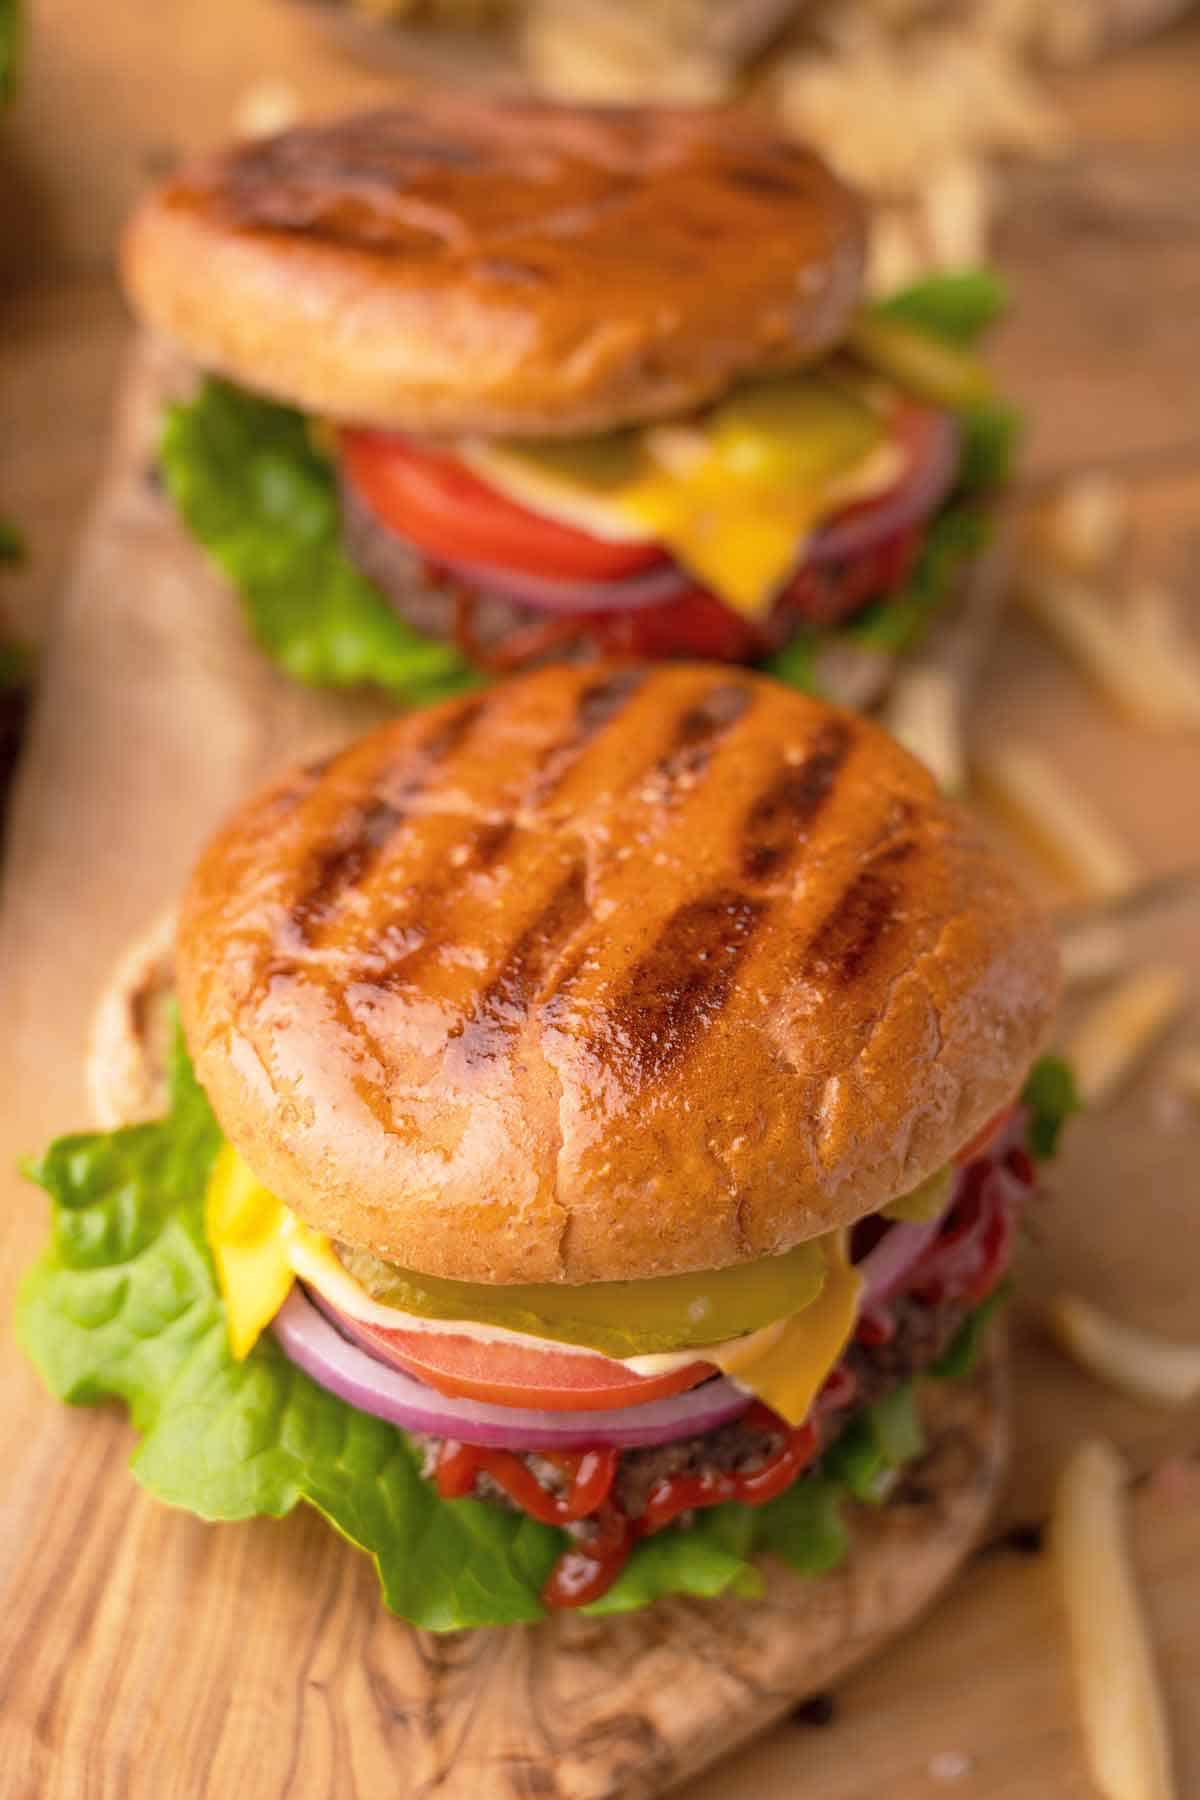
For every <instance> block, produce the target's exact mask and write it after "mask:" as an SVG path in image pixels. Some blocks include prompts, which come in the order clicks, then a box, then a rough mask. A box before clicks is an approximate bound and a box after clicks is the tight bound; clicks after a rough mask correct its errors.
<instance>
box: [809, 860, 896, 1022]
mask: <svg viewBox="0 0 1200 1800" xmlns="http://www.w3.org/2000/svg"><path fill="white" fill-rule="evenodd" d="M917 847H918V846H917V843H916V840H915V839H913V838H902V839H901V840H900V842H899V843H894V844H892V845H891V846H890V848H889V849H887V850H884V851H881V852H880V854H879V855H878V856H876V857H875V858H874V860H873V861H871V862H870V863H868V864H867V866H866V868H865V869H863V870H862V872H861V873H860V874H859V875H857V876H855V878H854V880H853V881H852V882H851V883H850V885H849V887H848V888H846V889H845V891H844V892H843V894H842V897H841V899H840V900H839V901H838V903H837V905H836V906H835V907H834V908H833V911H832V912H830V913H828V914H826V917H825V919H824V921H823V923H822V925H821V927H820V929H819V930H818V932H817V934H816V936H815V937H814V938H813V939H812V941H811V943H810V944H809V948H808V955H807V957H806V958H805V961H806V962H807V963H808V965H809V967H810V968H812V969H814V970H815V971H816V973H817V974H818V975H819V977H820V979H821V981H822V983H823V985H825V986H827V987H833V986H835V985H836V986H841V987H849V986H850V984H851V983H852V982H854V981H857V980H858V979H859V978H860V977H861V976H862V975H864V974H865V973H866V971H867V969H868V967H869V965H870V963H871V959H872V957H873V956H874V955H875V953H876V951H877V950H878V949H879V947H880V945H881V944H882V943H883V941H884V939H885V938H886V937H887V936H888V934H889V932H890V931H891V930H892V928H893V927H894V926H895V925H897V924H899V923H900V922H901V911H900V902H901V900H902V898H903V886H902V883H901V882H899V881H897V880H895V879H894V873H895V871H896V870H898V869H900V868H901V867H902V865H903V864H904V863H906V862H908V861H909V859H910V858H911V857H913V856H914V855H916V852H917Z"/></svg>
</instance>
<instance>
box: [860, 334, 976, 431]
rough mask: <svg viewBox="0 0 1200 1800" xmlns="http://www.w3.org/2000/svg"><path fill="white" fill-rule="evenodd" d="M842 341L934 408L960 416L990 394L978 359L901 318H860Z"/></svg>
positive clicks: (865, 360) (873, 366) (864, 359)
mask: <svg viewBox="0 0 1200 1800" xmlns="http://www.w3.org/2000/svg"><path fill="white" fill-rule="evenodd" d="M847 342H848V344H849V346H850V348H851V349H853V350H856V351H857V352H858V354H859V355H860V356H861V357H862V359H863V361H864V362H867V363H870V365H871V367H872V368H875V369H879V370H880V371H881V372H882V373H883V374H884V375H889V376H890V377H891V378H892V380H893V381H895V382H898V383H899V385H900V386H901V387H902V388H907V390H908V392H909V393H911V394H915V395H916V396H917V398H918V399H919V400H927V401H929V402H930V403H931V404H932V405H934V406H944V407H947V408H949V409H950V411H952V412H953V411H959V410H961V409H962V408H963V407H969V406H977V405H978V404H979V403H980V401H983V400H986V399H987V398H988V397H989V396H990V394H991V392H992V378H991V376H990V375H989V373H988V371H987V369H986V367H985V366H984V364H983V363H981V362H980V361H979V359H978V358H977V357H974V356H972V355H970V354H969V352H968V351H966V350H960V349H958V347H957V346H956V345H954V344H947V343H943V342H942V340H941V339H940V338H934V337H929V336H928V335H927V333H925V332H923V331H916V330H914V328H913V327H912V326H911V325H906V324H904V323H903V321H902V320H900V319H887V318H883V317H881V316H880V314H878V313H869V312H868V313H859V315H858V317H857V318H856V319H855V321H854V323H853V324H852V326H851V327H850V335H849V338H848V339H847Z"/></svg>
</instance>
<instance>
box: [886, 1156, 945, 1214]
mask: <svg viewBox="0 0 1200 1800" xmlns="http://www.w3.org/2000/svg"><path fill="white" fill-rule="evenodd" d="M953 1183H954V1170H953V1169H952V1168H951V1167H950V1165H949V1163H947V1165H946V1167H945V1168H944V1169H938V1171H937V1172H936V1174H933V1175H931V1176H930V1177H929V1179H928V1180H927V1181H923V1182H922V1183H921V1185H920V1187H915V1188H913V1189H912V1190H911V1191H910V1192H909V1193H907V1194H901V1195H899V1197H898V1198H897V1199H895V1200H889V1201H888V1203H887V1205H886V1206H881V1207H880V1209H879V1213H880V1217H881V1218H884V1219H898V1220H901V1221H902V1222H903V1223H904V1224H906V1225H927V1224H928V1223H929V1221H930V1219H936V1218H937V1216H938V1214H939V1213H942V1212H944V1211H945V1210H946V1202H947V1200H949V1198H950V1189H951V1187H952V1185H953Z"/></svg>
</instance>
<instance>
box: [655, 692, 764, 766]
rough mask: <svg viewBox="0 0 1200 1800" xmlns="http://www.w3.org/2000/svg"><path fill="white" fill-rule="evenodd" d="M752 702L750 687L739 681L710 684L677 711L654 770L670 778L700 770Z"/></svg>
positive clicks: (752, 695) (752, 694) (747, 710)
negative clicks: (666, 746)
mask: <svg viewBox="0 0 1200 1800" xmlns="http://www.w3.org/2000/svg"><path fill="white" fill-rule="evenodd" d="M753 703H754V691H753V689H752V688H749V687H746V686H745V685H743V684H741V683H738V682H732V681H723V682H721V683H720V684H719V685H718V686H717V687H714V688H710V689H709V691H708V693H707V694H705V695H704V697H703V699H701V700H698V701H697V702H696V704H695V705H694V706H689V707H687V708H686V710H685V711H684V712H682V713H681V714H680V715H679V719H678V720H677V722H676V726H675V733H674V737H673V739H672V742H671V748H670V749H669V750H668V751H667V753H666V755H665V756H663V757H661V758H660V759H659V761H658V763H657V764H656V765H655V773H656V774H658V775H661V776H663V777H664V778H665V779H666V780H667V781H670V782H676V781H678V780H679V779H680V777H681V776H684V775H698V774H700V772H701V771H702V770H703V769H704V768H706V767H707V765H708V761H709V758H710V757H711V755H712V753H713V750H714V749H715V747H716V745H717V743H718V742H719V741H720V740H721V738H723V737H724V736H725V733H726V732H727V731H731V730H732V729H733V727H734V726H735V725H736V724H737V723H738V721H739V719H742V718H744V717H745V715H746V714H747V712H749V710H750V707H751V706H752V705H753Z"/></svg>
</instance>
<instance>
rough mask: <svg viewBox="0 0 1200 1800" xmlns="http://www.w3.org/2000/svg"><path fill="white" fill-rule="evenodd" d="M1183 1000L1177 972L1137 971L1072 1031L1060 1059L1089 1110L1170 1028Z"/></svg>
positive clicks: (1179, 971) (1160, 969)
mask: <svg viewBox="0 0 1200 1800" xmlns="http://www.w3.org/2000/svg"><path fill="white" fill-rule="evenodd" d="M1187 996H1188V981H1187V977H1186V975H1185V974H1184V972H1183V970H1182V969H1177V968H1170V967H1150V968H1145V969H1138V970H1137V971H1136V972H1135V973H1134V974H1132V975H1130V976H1129V977H1128V978H1127V979H1126V980H1124V981H1122V982H1121V983H1120V984H1119V985H1118V986H1117V987H1115V988H1112V989H1111V990H1110V991H1109V992H1108V993H1106V994H1105V995H1104V996H1103V997H1102V998H1101V999H1100V1000H1098V1001H1097V1002H1096V1004H1095V1006H1094V1007H1093V1008H1092V1009H1091V1011H1090V1012H1089V1013H1088V1014H1087V1015H1086V1017H1085V1018H1084V1019H1083V1021H1082V1023H1081V1024H1080V1025H1079V1026H1077V1028H1076V1030H1075V1031H1074V1033H1073V1034H1072V1037H1071V1039H1070V1042H1069V1043H1068V1045H1067V1046H1066V1051H1065V1054H1066V1056H1067V1057H1068V1059H1069V1061H1070V1063H1071V1066H1072V1068H1073V1069H1074V1071H1075V1081H1076V1084H1077V1086H1078V1088H1079V1092H1080V1095H1081V1096H1082V1098H1083V1100H1084V1101H1085V1102H1086V1103H1087V1104H1088V1105H1089V1106H1095V1105H1096V1104H1097V1103H1098V1102H1099V1101H1101V1100H1107V1099H1108V1098H1109V1097H1110V1096H1111V1095H1112V1094H1113V1093H1115V1091H1116V1090H1117V1088H1118V1087H1120V1085H1121V1084H1122V1083H1123V1082H1124V1081H1126V1080H1127V1079H1128V1077H1129V1076H1130V1075H1131V1074H1132V1073H1133V1071H1134V1069H1135V1068H1136V1067H1137V1065H1138V1064H1139V1063H1140V1062H1141V1061H1142V1060H1143V1058H1144V1057H1145V1056H1146V1054H1147V1053H1148V1052H1149V1050H1150V1049H1151V1048H1152V1047H1153V1046H1154V1044H1155V1043H1156V1042H1157V1041H1158V1039H1159V1038H1160V1037H1161V1036H1162V1035H1163V1033H1164V1032H1165V1031H1166V1030H1167V1029H1168V1027H1169V1026H1170V1025H1171V1024H1173V1022H1174V1021H1175V1019H1176V1018H1177V1017H1178V1015H1179V1013H1180V1011H1181V1010H1182V1008H1183V1005H1184V1002H1185V1001H1186V999H1187Z"/></svg>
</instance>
